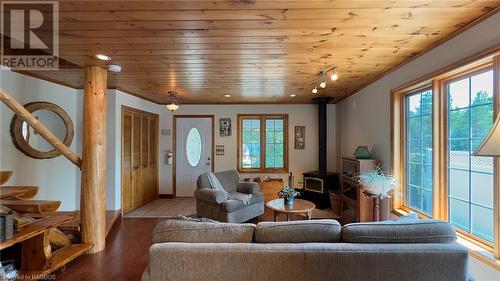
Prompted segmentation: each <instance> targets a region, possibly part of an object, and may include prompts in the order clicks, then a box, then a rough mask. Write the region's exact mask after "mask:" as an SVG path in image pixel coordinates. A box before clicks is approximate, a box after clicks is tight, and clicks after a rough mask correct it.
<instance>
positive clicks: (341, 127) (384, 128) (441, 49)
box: [336, 13, 500, 281]
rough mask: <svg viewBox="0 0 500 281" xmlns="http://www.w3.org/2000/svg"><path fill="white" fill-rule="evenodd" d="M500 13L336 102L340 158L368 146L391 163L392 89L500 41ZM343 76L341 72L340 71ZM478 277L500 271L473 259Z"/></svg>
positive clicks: (499, 275)
mask: <svg viewBox="0 0 500 281" xmlns="http://www.w3.org/2000/svg"><path fill="white" fill-rule="evenodd" d="M499 27H500V13H497V14H496V15H494V16H492V17H490V18H488V19H486V20H485V21H483V22H481V23H479V24H478V25H476V26H474V27H473V28H471V29H469V30H467V31H465V32H464V33H462V34H460V35H458V36H457V37H455V38H452V39H451V40H449V41H447V42H445V43H444V44H442V45H440V46H438V47H436V48H434V49H433V50H431V51H430V52H427V53H426V54H424V55H422V56H421V57H419V58H417V59H415V60H413V61H411V62H410V63H408V64H406V65H403V66H402V67H400V68H398V69H396V70H395V71H394V72H392V73H390V74H388V75H386V76H385V77H383V78H381V79H379V80H377V81H375V82H374V83H372V84H370V85H369V86H368V87H366V88H364V89H362V90H360V91H359V92H357V93H356V94H355V95H353V96H351V97H349V98H347V99H345V100H344V101H342V102H340V103H338V104H337V120H336V121H337V126H338V128H337V129H338V134H337V137H338V140H337V141H338V142H339V151H340V153H339V155H338V156H339V157H341V156H348V155H351V154H352V153H353V152H354V150H355V148H356V147H357V146H358V145H368V147H369V148H371V150H372V153H373V156H374V157H375V158H378V159H380V160H382V162H383V164H384V167H385V169H386V170H388V169H389V166H390V126H391V125H390V92H391V90H392V89H396V88H398V87H400V86H402V85H404V84H406V83H408V82H410V81H413V80H415V79H418V78H420V77H422V76H424V75H426V74H429V73H432V72H433V71H436V70H439V69H441V68H443V67H446V66H447V65H450V64H452V63H455V62H457V61H459V60H461V59H463V58H465V57H467V56H470V55H472V54H475V53H477V52H480V51H482V50H484V49H486V48H488V47H490V46H493V45H495V44H499V43H500V32H499ZM340 75H341V73H340ZM471 272H472V274H473V275H474V276H475V277H476V280H478V281H481V280H500V273H499V272H498V271H496V270H494V269H492V268H491V267H488V266H485V265H484V264H482V263H480V262H479V261H477V260H475V259H472V261H471Z"/></svg>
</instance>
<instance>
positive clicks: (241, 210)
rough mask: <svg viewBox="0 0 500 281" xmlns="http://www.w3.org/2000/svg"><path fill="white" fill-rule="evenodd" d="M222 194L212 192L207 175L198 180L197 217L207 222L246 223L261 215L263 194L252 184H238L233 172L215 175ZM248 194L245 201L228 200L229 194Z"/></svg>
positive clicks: (236, 174) (213, 190) (238, 176)
mask: <svg viewBox="0 0 500 281" xmlns="http://www.w3.org/2000/svg"><path fill="white" fill-rule="evenodd" d="M214 175H215V176H216V177H217V179H218V180H219V182H220V183H221V185H222V187H223V188H224V190H225V191H226V192H224V191H222V190H216V189H213V188H212V186H211V184H210V180H209V177H208V174H203V175H200V176H199V177H198V181H197V188H196V191H195V193H194V196H195V197H196V213H197V215H198V216H199V217H204V218H210V219H213V220H217V221H221V222H245V221H248V220H250V219H252V218H255V217H258V216H261V215H262V214H264V194H263V193H262V192H260V191H259V190H260V187H259V185H258V184H257V183H255V182H240V175H239V173H238V171H236V170H228V171H222V172H215V173H214ZM235 193H243V194H250V195H251V196H250V197H249V198H248V200H232V199H228V195H229V194H235Z"/></svg>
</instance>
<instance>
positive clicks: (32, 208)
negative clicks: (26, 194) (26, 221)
mask: <svg viewBox="0 0 500 281" xmlns="http://www.w3.org/2000/svg"><path fill="white" fill-rule="evenodd" d="M0 204H2V205H4V206H7V207H8V208H11V209H13V210H15V211H17V212H19V213H37V214H43V213H49V212H54V211H56V210H57V209H58V208H59V206H61V201H49V200H0Z"/></svg>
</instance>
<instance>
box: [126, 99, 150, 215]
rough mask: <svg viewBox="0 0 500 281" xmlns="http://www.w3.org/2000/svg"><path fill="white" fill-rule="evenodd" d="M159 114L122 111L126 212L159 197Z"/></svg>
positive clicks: (131, 110) (130, 110)
mask: <svg viewBox="0 0 500 281" xmlns="http://www.w3.org/2000/svg"><path fill="white" fill-rule="evenodd" d="M158 123H159V122H158V115H156V114H152V113H148V112H143V111H139V110H135V109H130V108H126V107H124V108H123V109H122V213H123V214H125V213H127V212H130V211H132V210H135V209H137V208H138V207H140V206H142V205H144V204H146V203H148V202H150V201H152V200H154V199H156V198H158V189H159V188H158V152H159V151H158V130H159V127H158Z"/></svg>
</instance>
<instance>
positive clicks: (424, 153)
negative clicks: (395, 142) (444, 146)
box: [405, 89, 433, 216]
mask: <svg viewBox="0 0 500 281" xmlns="http://www.w3.org/2000/svg"><path fill="white" fill-rule="evenodd" d="M405 116H406V128H407V129H406V138H405V139H406V149H405V150H406V193H405V194H406V196H405V198H406V200H405V201H406V205H407V206H408V207H410V208H412V209H414V210H416V211H419V212H421V213H424V214H426V215H429V216H432V167H433V166H432V91H431V90H430V89H427V90H424V91H418V92H416V93H412V94H409V95H407V96H406V98H405Z"/></svg>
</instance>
